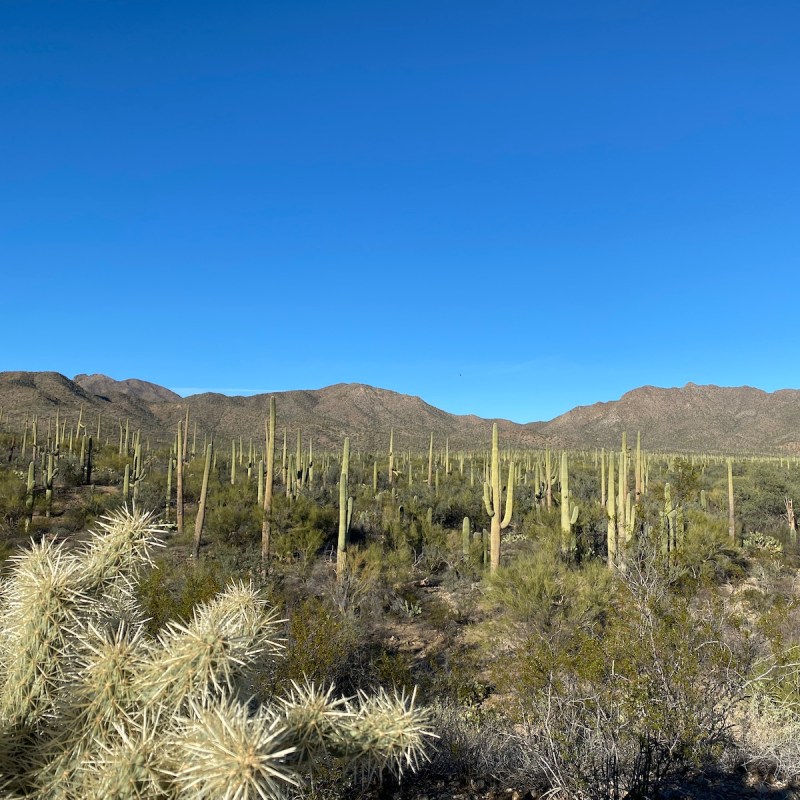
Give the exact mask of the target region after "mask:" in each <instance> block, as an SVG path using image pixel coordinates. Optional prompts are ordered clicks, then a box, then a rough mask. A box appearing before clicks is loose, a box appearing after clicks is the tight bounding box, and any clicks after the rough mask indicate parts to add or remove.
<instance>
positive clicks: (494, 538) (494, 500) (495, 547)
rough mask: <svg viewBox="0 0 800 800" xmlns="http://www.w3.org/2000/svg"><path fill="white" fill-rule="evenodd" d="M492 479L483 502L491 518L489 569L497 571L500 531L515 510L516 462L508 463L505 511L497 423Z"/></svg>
mask: <svg viewBox="0 0 800 800" xmlns="http://www.w3.org/2000/svg"><path fill="white" fill-rule="evenodd" d="M489 477H490V480H489V481H488V482H484V484H483V504H484V506H486V513H487V514H488V515H489V518H490V519H491V530H490V533H489V571H490V572H491V573H494V572H497V568H498V567H499V566H500V531H501V530H504V529H505V528H507V527H508V525H509V523H510V522H511V515H512V513H513V512H514V463H513V462H511V463H509V465H508V489H507V491H506V503H505V513H503V505H502V489H501V481H500V446H499V442H498V436H497V423H496V422H495V423H494V424H493V425H492V465H491V471H490V473H489Z"/></svg>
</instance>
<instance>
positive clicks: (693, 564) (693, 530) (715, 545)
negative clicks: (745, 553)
mask: <svg viewBox="0 0 800 800" xmlns="http://www.w3.org/2000/svg"><path fill="white" fill-rule="evenodd" d="M674 558H675V566H676V568H677V570H679V571H684V572H685V575H686V577H687V579H688V584H687V585H689V586H690V585H696V584H708V583H712V584H714V583H716V584H718V583H722V582H726V581H730V580H738V579H741V578H743V577H744V574H745V563H744V560H743V558H742V554H741V551H740V550H739V548H737V547H736V545H735V544H734V543H733V542H731V537H730V534H729V533H728V522H727V520H726V519H723V518H720V517H715V516H712V515H710V514H705V513H703V512H701V511H696V510H690V511H689V512H688V513H687V515H686V531H685V533H684V536H683V541H682V542H681V546H680V547H679V548H678V550H677V551H676V553H675V556H674Z"/></svg>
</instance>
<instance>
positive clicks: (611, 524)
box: [606, 450, 619, 569]
mask: <svg viewBox="0 0 800 800" xmlns="http://www.w3.org/2000/svg"><path fill="white" fill-rule="evenodd" d="M606 516H607V517H608V534H607V539H606V541H607V544H608V567H609V569H613V568H614V567H616V566H617V557H618V551H619V540H618V531H617V497H616V493H615V491H614V451H613V450H611V451H609V454H608V492H607V493H606Z"/></svg>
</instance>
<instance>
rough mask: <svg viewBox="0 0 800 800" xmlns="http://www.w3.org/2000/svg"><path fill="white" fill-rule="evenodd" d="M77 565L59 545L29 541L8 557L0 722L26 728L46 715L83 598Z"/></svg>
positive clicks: (0, 633)
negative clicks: (17, 552) (28, 543)
mask: <svg viewBox="0 0 800 800" xmlns="http://www.w3.org/2000/svg"><path fill="white" fill-rule="evenodd" d="M79 570H80V564H79V562H78V561H77V559H76V558H75V557H74V556H72V555H71V554H69V553H67V552H66V551H65V550H64V548H63V547H62V546H61V545H57V544H53V543H51V542H42V543H41V544H33V545H32V546H31V547H30V549H28V550H27V551H25V552H24V553H22V554H20V555H19V556H15V557H14V558H13V563H12V570H11V575H10V577H9V579H8V580H7V581H6V582H5V584H4V585H3V588H2V601H1V602H0V615H1V616H2V620H3V628H2V630H0V670H1V672H0V674H1V675H2V688H0V721H2V723H3V724H4V725H5V726H10V725H13V726H30V725H33V724H35V723H37V722H38V721H40V720H41V719H42V718H43V717H44V716H45V715H48V714H52V712H53V707H54V704H55V698H56V696H57V693H58V691H59V689H60V687H61V685H62V684H63V683H64V680H65V675H66V671H67V669H68V668H69V665H68V663H67V661H68V659H67V656H66V653H67V650H68V641H69V639H70V631H71V630H72V629H73V628H74V627H75V626H76V625H77V623H78V620H79V617H80V609H81V608H82V607H83V606H84V605H85V604H86V603H87V602H88V598H87V597H86V595H85V594H84V593H83V592H82V591H81V590H80V588H79V579H78V574H79Z"/></svg>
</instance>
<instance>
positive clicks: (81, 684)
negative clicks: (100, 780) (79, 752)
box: [60, 622, 150, 739]
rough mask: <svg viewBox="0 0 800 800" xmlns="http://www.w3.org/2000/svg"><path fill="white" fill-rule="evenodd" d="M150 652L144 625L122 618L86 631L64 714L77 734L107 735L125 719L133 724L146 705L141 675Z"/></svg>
mask: <svg viewBox="0 0 800 800" xmlns="http://www.w3.org/2000/svg"><path fill="white" fill-rule="evenodd" d="M149 652H150V647H149V646H148V643H147V642H146V640H145V638H144V632H143V630H142V628H140V627H131V626H130V625H128V624H127V623H124V622H121V623H119V624H118V625H117V626H116V627H115V628H113V629H106V630H101V629H98V628H96V627H95V626H94V625H92V624H89V625H88V626H87V627H86V629H85V630H84V631H82V633H81V635H80V637H79V641H78V644H77V654H76V659H75V666H74V668H73V677H72V680H71V683H70V686H68V687H67V692H66V693H65V694H66V701H65V707H64V708H63V709H62V710H61V714H60V717H61V719H62V720H63V721H64V723H65V724H66V726H68V727H69V728H70V729H71V733H72V735H75V736H81V737H91V738H94V739H97V738H98V737H100V738H103V739H106V738H108V736H110V735H111V734H112V733H113V732H114V731H115V730H118V728H119V725H120V723H121V722H122V721H124V722H125V723H126V725H127V726H128V727H131V726H132V725H133V720H134V718H136V717H138V716H139V709H140V707H141V697H140V694H139V680H138V676H139V675H140V674H141V672H142V668H143V666H144V664H145V663H146V659H147V657H148V655H149Z"/></svg>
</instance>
